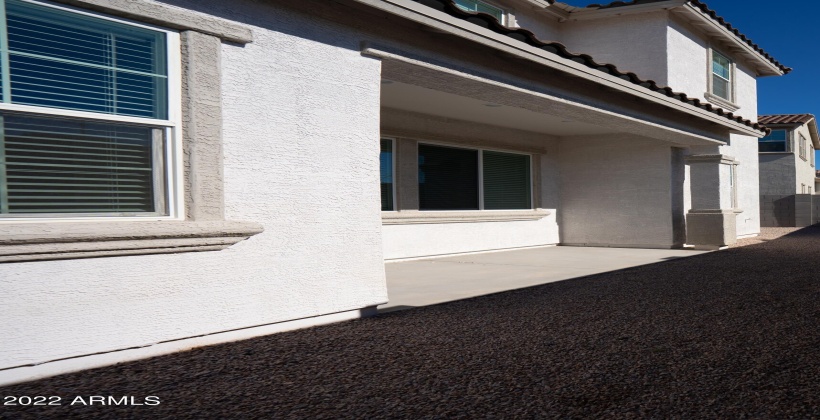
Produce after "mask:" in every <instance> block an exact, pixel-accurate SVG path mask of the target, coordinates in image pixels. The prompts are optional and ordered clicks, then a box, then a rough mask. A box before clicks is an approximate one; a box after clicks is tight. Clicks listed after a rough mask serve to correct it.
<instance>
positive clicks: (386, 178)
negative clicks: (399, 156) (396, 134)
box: [379, 139, 394, 211]
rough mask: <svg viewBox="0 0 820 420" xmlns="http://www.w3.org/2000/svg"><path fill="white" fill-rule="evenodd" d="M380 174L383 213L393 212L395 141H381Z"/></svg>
mask: <svg viewBox="0 0 820 420" xmlns="http://www.w3.org/2000/svg"><path fill="white" fill-rule="evenodd" d="M379 172H380V176H381V189H382V211H392V210H393V209H394V208H393V141H392V140H384V139H382V141H381V153H379Z"/></svg>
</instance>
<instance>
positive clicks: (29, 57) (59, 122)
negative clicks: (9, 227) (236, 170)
mask: <svg viewBox="0 0 820 420" xmlns="http://www.w3.org/2000/svg"><path fill="white" fill-rule="evenodd" d="M2 15H4V17H5V18H4V19H3V18H2V17H3V16H2ZM167 36H168V33H166V32H162V31H159V30H151V29H148V28H145V27H140V26H136V25H131V24H127V23H124V22H120V21H115V20H109V19H105V18H102V17H97V16H92V15H90V14H86V13H79V12H75V11H72V10H69V9H65V8H62V7H52V6H47V5H45V4H39V3H36V2H30V1H24V0H0V43H1V44H2V46H3V48H2V49H0V79H1V80H2V83H0V98H1V99H2V100H1V101H0V215H2V216H6V217H14V216H17V217H19V216H26V215H28V216H32V217H43V216H60V215H71V216H83V215H89V216H100V215H105V216H109V215H110V216H123V215H126V216H135V215H165V214H168V205H167V202H166V201H167V188H166V186H167V185H168V175H167V173H168V169H169V168H168V166H169V165H168V163H167V162H166V161H165V157H166V155H167V150H168V147H169V146H168V143H169V141H168V138H169V136H168V134H169V133H171V131H170V130H173V127H174V126H173V125H172V124H169V122H168V118H169V110H168V91H169V80H168V63H167V56H168V54H167V49H168V40H167ZM49 110H54V111H49ZM58 110H59V111H58ZM49 113H51V114H53V115H48V114H49Z"/></svg>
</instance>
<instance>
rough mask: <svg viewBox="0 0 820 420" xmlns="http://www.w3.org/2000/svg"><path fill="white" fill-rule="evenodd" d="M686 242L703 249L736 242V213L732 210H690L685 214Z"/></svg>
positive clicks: (718, 247)
mask: <svg viewBox="0 0 820 420" xmlns="http://www.w3.org/2000/svg"><path fill="white" fill-rule="evenodd" d="M686 242H687V243H688V244H689V245H693V246H694V247H695V249H705V250H714V249H720V248H721V247H725V246H727V245H733V244H734V243H736V242H737V214H736V213H735V212H734V211H733V210H698V209H692V210H690V211H689V213H688V214H687V215H686Z"/></svg>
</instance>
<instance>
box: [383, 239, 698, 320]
mask: <svg viewBox="0 0 820 420" xmlns="http://www.w3.org/2000/svg"><path fill="white" fill-rule="evenodd" d="M703 253H704V252H703V251H693V250H680V249H677V250H670V249H635V248H592V247H564V246H559V247H540V248H528V249H518V250H511V251H497V252H486V253H480V254H467V255H457V256H449V257H438V258H429V259H419V260H412V261H399V262H387V263H386V264H385V269H386V271H387V293H388V298H389V299H390V301H389V302H388V303H387V304H385V305H382V306H380V307H379V311H380V312H390V311H395V310H399V309H408V308H411V307H417V306H426V305H434V304H437V303H443V302H450V301H454V300H459V299H466V298H470V297H475V296H481V295H487V294H491V293H498V292H503V291H505V290H513V289H520V288H524V287H530V286H537V285H540V284H545V283H551V282H555V281H561V280H567V279H572V278H577V277H583V276H588V275H592V274H599V273H605V272H609V271H615V270H621V269H624V268H629V267H635V266H639V265H646V264H653V263H657V262H662V261H668V260H671V259H676V258H684V257H690V256H694V255H699V254H703Z"/></svg>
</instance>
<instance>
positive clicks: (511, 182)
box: [482, 150, 532, 210]
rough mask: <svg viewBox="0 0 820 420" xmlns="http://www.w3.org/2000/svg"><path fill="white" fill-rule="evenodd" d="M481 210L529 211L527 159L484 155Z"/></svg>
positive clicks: (509, 155) (530, 205)
mask: <svg viewBox="0 0 820 420" xmlns="http://www.w3.org/2000/svg"><path fill="white" fill-rule="evenodd" d="M482 153H483V159H482V160H483V165H484V167H483V169H484V171H483V174H484V209H486V210H514V209H530V208H532V199H531V196H530V194H531V191H530V179H531V175H530V157H529V156H527V155H520V154H513V153H501V152H490V151H486V150H485V151H484V152H482Z"/></svg>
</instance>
